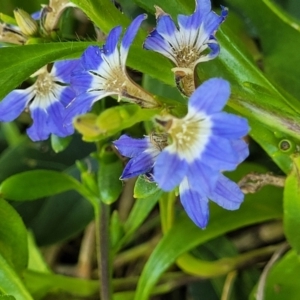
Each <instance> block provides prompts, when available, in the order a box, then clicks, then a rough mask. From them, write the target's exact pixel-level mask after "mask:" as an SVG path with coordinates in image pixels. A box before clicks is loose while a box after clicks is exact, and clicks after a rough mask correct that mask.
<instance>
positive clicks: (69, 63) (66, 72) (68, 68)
mask: <svg viewBox="0 0 300 300" xmlns="http://www.w3.org/2000/svg"><path fill="white" fill-rule="evenodd" d="M79 65H80V60H79V59H70V60H62V61H57V62H56V63H54V65H53V67H52V70H51V74H52V75H53V76H54V77H55V79H54V80H55V81H60V82H63V83H70V79H71V73H72V72H73V71H74V70H75V69H76V68H78V66H79Z"/></svg>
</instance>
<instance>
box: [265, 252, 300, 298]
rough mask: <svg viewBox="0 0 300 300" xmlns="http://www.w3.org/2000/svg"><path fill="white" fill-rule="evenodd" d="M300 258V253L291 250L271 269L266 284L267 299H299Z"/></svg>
mask: <svg viewBox="0 0 300 300" xmlns="http://www.w3.org/2000/svg"><path fill="white" fill-rule="evenodd" d="M299 272H300V260H299V255H298V254H297V253H296V252H295V251H294V250H291V251H289V252H288V253H287V254H286V255H285V256H284V257H283V258H282V259H281V260H280V261H279V262H277V263H276V264H275V265H274V266H273V267H272V269H271V271H270V273H269V275H268V277H267V282H266V286H265V298H264V299H265V300H283V299H288V300H298V299H299V295H300V285H299Z"/></svg>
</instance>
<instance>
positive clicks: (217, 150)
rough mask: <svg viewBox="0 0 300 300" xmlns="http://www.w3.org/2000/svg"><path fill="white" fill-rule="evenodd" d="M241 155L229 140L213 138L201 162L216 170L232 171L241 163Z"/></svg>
mask: <svg viewBox="0 0 300 300" xmlns="http://www.w3.org/2000/svg"><path fill="white" fill-rule="evenodd" d="M239 159H240V155H239V153H237V152H236V151H235V149H234V148H233V145H232V144H231V142H230V141H229V140H227V139H224V138H221V137H217V136H212V137H211V138H210V140H209V142H208V144H207V145H206V147H205V150H204V152H203V153H202V156H201V161H202V162H203V163H204V164H206V165H208V166H210V167H211V168H212V169H214V170H220V171H221V170H222V171H232V170H234V169H235V168H236V167H237V165H238V164H239V163H240V161H239Z"/></svg>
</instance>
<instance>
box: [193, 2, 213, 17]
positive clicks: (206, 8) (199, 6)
mask: <svg viewBox="0 0 300 300" xmlns="http://www.w3.org/2000/svg"><path fill="white" fill-rule="evenodd" d="M198 10H199V12H200V13H201V14H208V13H209V12H210V11H211V0H196V11H198Z"/></svg>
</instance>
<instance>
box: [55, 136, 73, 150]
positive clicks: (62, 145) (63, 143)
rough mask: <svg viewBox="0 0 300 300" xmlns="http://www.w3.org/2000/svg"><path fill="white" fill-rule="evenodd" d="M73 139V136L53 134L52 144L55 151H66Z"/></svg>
mask: <svg viewBox="0 0 300 300" xmlns="http://www.w3.org/2000/svg"><path fill="white" fill-rule="evenodd" d="M71 141H72V136H68V137H65V138H61V137H59V136H57V135H55V134H51V146H52V149H53V150H54V152H55V153H59V152H61V151H64V150H65V149H66V148H67V147H68V146H69V144H70V142H71Z"/></svg>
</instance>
